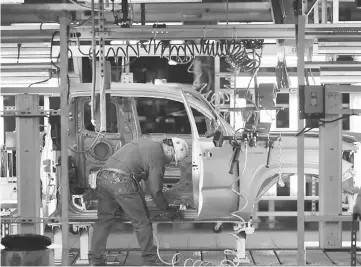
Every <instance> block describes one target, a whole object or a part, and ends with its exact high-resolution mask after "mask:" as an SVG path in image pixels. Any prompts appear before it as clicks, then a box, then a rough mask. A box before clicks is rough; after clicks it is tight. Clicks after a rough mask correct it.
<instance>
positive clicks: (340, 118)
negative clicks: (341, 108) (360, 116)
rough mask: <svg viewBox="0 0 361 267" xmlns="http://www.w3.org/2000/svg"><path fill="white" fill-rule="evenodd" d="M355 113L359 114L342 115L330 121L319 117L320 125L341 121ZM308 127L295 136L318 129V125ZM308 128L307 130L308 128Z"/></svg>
mask: <svg viewBox="0 0 361 267" xmlns="http://www.w3.org/2000/svg"><path fill="white" fill-rule="evenodd" d="M353 115H357V114H347V115H343V116H342V117H339V118H337V119H334V120H330V121H325V120H321V119H319V120H318V122H321V123H320V124H319V125H318V127H321V126H324V125H325V124H327V123H332V122H336V121H339V120H344V119H347V118H349V117H351V116H353ZM307 128H308V127H307V126H306V127H305V128H303V129H302V130H301V131H300V132H298V133H297V134H296V135H295V137H298V136H300V135H301V134H305V133H307V132H309V131H311V130H313V129H316V127H310V128H309V129H307ZM306 129H307V130H306Z"/></svg>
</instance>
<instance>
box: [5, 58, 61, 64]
mask: <svg viewBox="0 0 361 267" xmlns="http://www.w3.org/2000/svg"><path fill="white" fill-rule="evenodd" d="M53 61H55V58H54V59H53ZM1 63H14V64H16V63H49V64H50V58H20V59H19V62H17V59H16V58H1Z"/></svg>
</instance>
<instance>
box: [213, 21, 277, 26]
mask: <svg viewBox="0 0 361 267" xmlns="http://www.w3.org/2000/svg"><path fill="white" fill-rule="evenodd" d="M244 24H253V25H255V24H258V25H259V24H261V25H263V24H274V23H273V22H267V21H255V22H235V21H232V22H228V25H244ZM217 25H227V21H219V22H217Z"/></svg>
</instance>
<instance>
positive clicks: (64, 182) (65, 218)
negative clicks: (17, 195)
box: [37, 11, 69, 266]
mask: <svg viewBox="0 0 361 267" xmlns="http://www.w3.org/2000/svg"><path fill="white" fill-rule="evenodd" d="M67 15H68V14H67V12H66V11H62V14H61V17H60V85H61V95H60V107H61V111H62V113H61V119H60V121H61V129H60V130H61V172H60V174H61V217H62V220H61V221H62V257H61V259H62V265H63V266H69V214H68V213H69V207H68V201H69V178H68V160H67V159H68V128H69V127H68V123H69V122H68V113H69V105H68V93H69V92H68V91H69V85H68V28H69V26H68V17H67ZM37 166H39V165H37ZM38 169H39V167H38Z"/></svg>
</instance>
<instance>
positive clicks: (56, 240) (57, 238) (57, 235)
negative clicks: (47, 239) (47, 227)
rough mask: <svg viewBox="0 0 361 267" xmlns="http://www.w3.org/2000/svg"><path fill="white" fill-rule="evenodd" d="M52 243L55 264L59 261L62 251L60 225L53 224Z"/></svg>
mask: <svg viewBox="0 0 361 267" xmlns="http://www.w3.org/2000/svg"><path fill="white" fill-rule="evenodd" d="M53 233H54V236H53V244H54V246H55V247H54V262H55V264H60V263H61V253H62V242H61V240H62V228H61V226H53Z"/></svg>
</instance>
